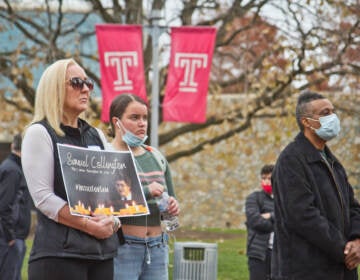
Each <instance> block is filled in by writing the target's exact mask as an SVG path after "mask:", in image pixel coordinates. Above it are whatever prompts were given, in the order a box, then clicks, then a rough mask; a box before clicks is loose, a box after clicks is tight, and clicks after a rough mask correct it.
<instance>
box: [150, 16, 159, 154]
mask: <svg viewBox="0 0 360 280" xmlns="http://www.w3.org/2000/svg"><path fill="white" fill-rule="evenodd" d="M150 34H151V38H152V66H153V68H152V70H153V79H152V92H151V131H150V145H151V146H154V147H155V148H158V146H159V136H158V129H159V95H160V94H159V52H158V46H159V37H160V28H159V26H158V25H157V23H156V22H155V24H154V25H153V26H151V27H150Z"/></svg>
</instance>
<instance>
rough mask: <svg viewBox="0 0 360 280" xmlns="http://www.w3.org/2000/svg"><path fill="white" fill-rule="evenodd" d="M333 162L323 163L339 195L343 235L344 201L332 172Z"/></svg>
mask: <svg viewBox="0 0 360 280" xmlns="http://www.w3.org/2000/svg"><path fill="white" fill-rule="evenodd" d="M333 164H334V162H332V163H331V166H330V164H327V163H326V162H325V165H326V166H327V168H328V169H329V171H330V174H331V177H332V179H333V181H334V183H335V186H336V190H337V193H338V195H339V199H340V204H341V211H342V216H341V217H342V224H343V228H342V229H343V233H344V235H345V218H344V201H343V197H342V195H341V192H340V188H339V185H338V184H337V182H336V179H335V174H334V172H333V169H334V165H333Z"/></svg>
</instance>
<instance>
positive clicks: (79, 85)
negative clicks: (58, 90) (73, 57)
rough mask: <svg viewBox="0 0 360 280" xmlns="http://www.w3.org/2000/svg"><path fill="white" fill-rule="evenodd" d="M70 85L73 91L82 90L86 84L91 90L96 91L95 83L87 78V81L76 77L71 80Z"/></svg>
mask: <svg viewBox="0 0 360 280" xmlns="http://www.w3.org/2000/svg"><path fill="white" fill-rule="evenodd" d="M69 82H70V85H71V86H72V88H73V89H76V90H82V89H83V88H84V84H85V85H86V86H87V87H88V88H89V90H93V89H94V81H93V80H91V79H89V78H86V79H85V80H83V79H81V78H79V77H74V78H71V79H70V80H69Z"/></svg>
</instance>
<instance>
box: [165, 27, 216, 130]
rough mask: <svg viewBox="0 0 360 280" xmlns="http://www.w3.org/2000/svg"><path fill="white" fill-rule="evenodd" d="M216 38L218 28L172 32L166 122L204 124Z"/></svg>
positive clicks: (179, 28) (166, 91) (178, 28)
mask: <svg viewBox="0 0 360 280" xmlns="http://www.w3.org/2000/svg"><path fill="white" fill-rule="evenodd" d="M215 38H216V28H214V27H173V28H171V56H170V65H169V71H168V77H167V83H166V88H165V97H164V102H163V120H164V121H174V122H190V123H204V122H205V121H206V103H207V102H206V101H207V91H208V85H209V76H210V69H211V63H212V56H213V51H214V45H215Z"/></svg>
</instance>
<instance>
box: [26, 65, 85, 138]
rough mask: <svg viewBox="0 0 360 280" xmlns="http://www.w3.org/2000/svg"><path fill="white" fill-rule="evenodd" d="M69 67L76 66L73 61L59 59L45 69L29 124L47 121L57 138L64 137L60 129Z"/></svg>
mask: <svg viewBox="0 0 360 280" xmlns="http://www.w3.org/2000/svg"><path fill="white" fill-rule="evenodd" d="M70 65H78V64H77V63H76V62H75V60H73V59H72V58H70V59H61V60H58V61H56V62H54V63H53V64H51V65H50V66H48V67H47V68H46V70H45V71H44V73H43V74H42V76H41V78H40V81H39V84H38V87H37V89H36V96H35V106H34V118H33V120H32V121H31V124H33V123H35V122H39V121H42V120H44V119H46V120H47V122H48V123H49V125H50V126H51V127H52V128H53V129H54V130H55V132H56V134H58V135H59V136H64V132H63V131H62V129H61V128H60V123H61V119H62V115H63V107H64V100H65V82H66V70H67V69H68V67H69V66H70Z"/></svg>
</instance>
